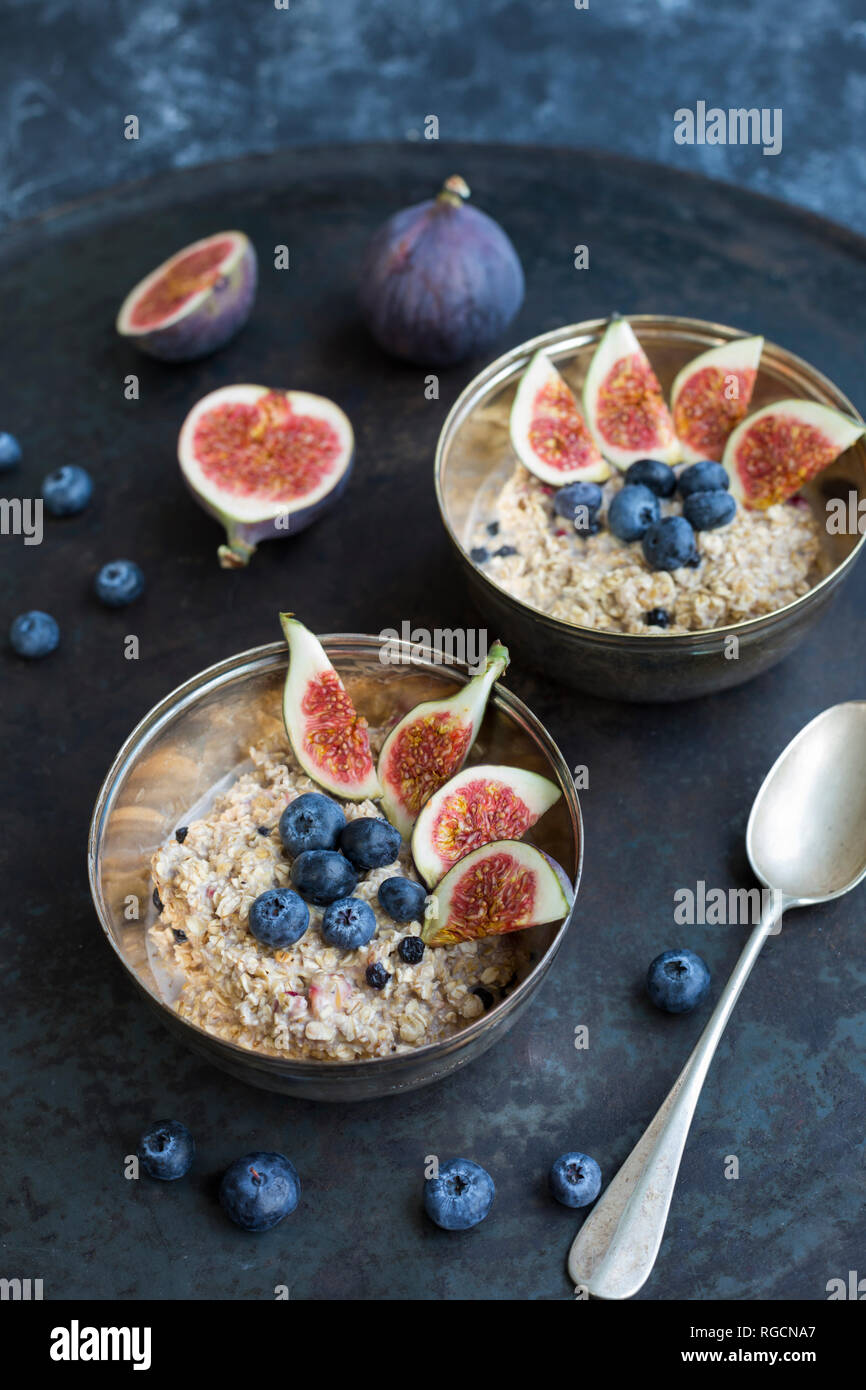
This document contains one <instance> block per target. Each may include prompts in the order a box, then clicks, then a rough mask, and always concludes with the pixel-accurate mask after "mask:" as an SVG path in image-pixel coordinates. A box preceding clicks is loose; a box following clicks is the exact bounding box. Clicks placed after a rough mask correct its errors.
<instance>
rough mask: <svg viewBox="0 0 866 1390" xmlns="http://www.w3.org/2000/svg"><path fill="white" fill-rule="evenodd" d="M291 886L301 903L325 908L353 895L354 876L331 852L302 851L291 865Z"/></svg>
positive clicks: (319, 850) (355, 885)
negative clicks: (296, 892)
mask: <svg viewBox="0 0 866 1390" xmlns="http://www.w3.org/2000/svg"><path fill="white" fill-rule="evenodd" d="M292 883H293V884H294V885H295V887H296V889H297V890H298V892H299V893H300V895H301V897H302V898H303V899H304V901H305V902H308V903H315V905H316V907H326V906H327V904H328V903H332V902H336V900H337V898H347V897H348V896H349V894H350V893H353V892H354V891H355V888H356V887H357V884H358V875H357V873H356V872H355V870H354V868H353V867H352V865H351V864H350V863H349V861H348V859H346V858H345V857H344V856H343V855H342V854H338V853H337V851H336V850H333V849H305V850H304V852H303V854H299V855H298V857H297V859H296V860H295V862H294V864H293V865H292Z"/></svg>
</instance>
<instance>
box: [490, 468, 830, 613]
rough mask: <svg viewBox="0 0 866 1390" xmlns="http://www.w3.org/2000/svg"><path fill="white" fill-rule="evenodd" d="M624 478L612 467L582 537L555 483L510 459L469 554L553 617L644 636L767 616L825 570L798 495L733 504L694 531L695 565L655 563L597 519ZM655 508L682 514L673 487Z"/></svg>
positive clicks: (509, 588)
mask: <svg viewBox="0 0 866 1390" xmlns="http://www.w3.org/2000/svg"><path fill="white" fill-rule="evenodd" d="M623 481H624V479H623V475H622V474H617V475H615V476H614V477H612V478H610V479H609V480H608V481H607V482H605V483H604V484H603V485H602V493H603V499H604V500H603V502H602V508H601V511H600V513H599V516H598V521H599V522H600V523H601V524H600V525H599V527H598V529H597V530H596V531H595V533H594V534H586V533H584V534H581V533H580V532H579V531H576V530H575V527H574V526H573V525H572V524H571V523H570V522H569V521H567V520H565V519H563V518H562V517H561V516H557V515H556V513H555V511H554V507H553V497H554V491H555V490H554V489H553V488H552V487H550V486H548V485H547V484H545V483H542V482H539V480H538V479H537V478H535V477H533V475H532V474H531V473H530V472H529V471H528V470H527V469H526V468H524V467H523V466H522V464H519V463H518V464H517V465H516V467H515V469H514V472H513V474H512V475H511V476H510V478H508V480H507V481H506V483H505V484H504V486H503V487H502V489H501V491H500V492H499V494H498V497H497V498H496V499H495V501H494V502H493V505H492V509H491V510H490V512H488V514H487V515H485V516H484V517H483V518H482V520H481V521H480V522H479V524H478V525H477V526H476V528H475V530H474V531H473V534H472V541H471V547H472V554H473V559H475V560H476V563H478V564H479V565H480V566H481V568H482V569H483V571H484V572H485V573H486V574H487V575H489V577H490V578H491V579H493V580H494V581H495V582H496V583H497V584H499V585H501V586H502V588H503V589H506V590H507V591H508V593H510V594H513V595H514V597H515V598H517V599H520V600H521V601H522V602H524V603H527V604H529V605H531V606H532V607H533V608H537V609H540V610H541V611H542V612H544V613H547V614H549V615H550V616H551V617H554V618H560V619H562V620H563V621H565V622H570V623H577V624H579V625H581V626H584V627H593V628H600V629H606V630H608V631H611V632H628V633H642V634H644V635H653V634H659V633H661V632H662V631H665V632H668V633H685V632H697V631H701V630H703V629H707V628H717V627H724V626H725V625H727V624H729V623H736V622H741V621H743V620H744V619H747V618H755V617H758V616H759V615H761V614H763V613H770V612H772V611H773V610H774V609H777V608H781V607H783V606H784V605H785V604H787V603H791V602H793V600H794V599H796V598H799V597H800V596H801V595H802V594H805V593H806V592H807V591H808V590H809V589H810V588H812V587H813V585H814V584H815V583H816V582H817V581H818V579H819V578H820V577H821V576H822V574H823V573H824V572H825V562H824V560H823V556H822V551H821V544H820V530H819V527H818V523H817V522H816V520H815V519H814V517H813V516H812V514H811V512H810V510H809V508H808V505H807V504H806V503H805V502H803V501H801V500H800V499H799V498H794V499H793V500H792V501H791V502H789V503H785V504H782V505H779V506H773V507H769V508H768V509H767V510H766V511H747V510H746V509H744V508H743V507H739V506H738V507H737V511H736V514H735V516H734V519H733V520H732V521H731V522H730V523H729V524H728V525H727V526H723V527H721V528H720V529H718V530H708V531H702V532H700V533H699V534H698V537H697V548H698V552H699V556H700V563H699V564H698V565H697V566H696V567H695V568H689V567H686V566H682V567H680V568H678V569H675V570H672V571H670V570H653V569H651V568H650V566H649V565H648V564H647V561H646V559H645V558H644V555H643V553H642V549H641V545H640V543H639V542H638V543H634V542H631V543H628V542H625V541H621V540H618V539H617V538H616V536H614V535H612V534H611V532H610V531H609V530H608V529H607V526H606V524H605V522H606V515H607V509H608V508H609V506H610V503H611V501H612V500H613V498H614V496H615V495H616V494H617V492H619V491H620V489H621V488H622V486H623ZM660 509H661V514H662V516H669V515H675V514H677V513H681V512H682V500H681V498H680V497H679V496H678V495H676V494H675V495H674V496H673V497H671V498H670V499H665V500H661V502H660ZM659 615H661V617H660V618H659Z"/></svg>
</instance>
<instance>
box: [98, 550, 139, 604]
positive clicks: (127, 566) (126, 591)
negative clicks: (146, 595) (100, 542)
mask: <svg viewBox="0 0 866 1390" xmlns="http://www.w3.org/2000/svg"><path fill="white" fill-rule="evenodd" d="M94 588H95V589H96V597H97V598H99V599H101V600H102V602H103V603H105V604H107V605H108V607H109V608H124V607H125V606H126V604H127V603H132V602H133V601H134V600H135V599H137V598H138V597H139V595H140V594H141V593H142V592H143V590H144V575H143V574H142V572H141V570H140V569H139V567H138V565H136V564H134V562H133V561H132V560H111V561H110V562H109V563H108V564H107V565H103V566H102V569H101V570H100V571H99V573H98V575H97V576H96V579H95V581H94Z"/></svg>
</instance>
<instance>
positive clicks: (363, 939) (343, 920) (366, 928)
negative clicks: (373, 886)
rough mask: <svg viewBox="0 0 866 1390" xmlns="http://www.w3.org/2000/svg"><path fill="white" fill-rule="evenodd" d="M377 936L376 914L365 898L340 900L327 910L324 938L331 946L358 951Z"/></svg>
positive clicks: (323, 924)
mask: <svg viewBox="0 0 866 1390" xmlns="http://www.w3.org/2000/svg"><path fill="white" fill-rule="evenodd" d="M375 935H376V914H375V912H374V911H373V909H372V907H371V906H370V904H369V903H365V902H364V899H363V898H338V899H337V901H336V902H334V903H331V904H330V906H329V907H326V908H325V915H324V916H323V918H322V936H323V937H324V938H325V940H326V941H327V943H328V945H329V946H336V947H337V948H338V949H339V950H341V951H357V950H358V948H359V947H360V946H366V945H367V942H368V941H372V940H373V937H374V936H375Z"/></svg>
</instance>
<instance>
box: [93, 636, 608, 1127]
mask: <svg viewBox="0 0 866 1390" xmlns="http://www.w3.org/2000/svg"><path fill="white" fill-rule="evenodd" d="M321 640H322V645H323V647H324V649H325V652H326V654H327V656H328V658H329V659H330V661H331V662H332V663H333V666H334V667H335V669H336V670H337V673H338V674H339V676H340V677H341V679H342V681H343V682H344V684H345V687H346V690H347V691H348V694H349V696H350V697H351V699H352V700H353V702H354V705H355V708H356V709H357V710H358V712H359V713H360V714H362V715H363V716H364V717H365V718H366V720H367V721H368V724H369V726H370V741H371V745H372V748H373V752H374V754H375V753H376V752H377V751H378V747H379V746H380V745H381V742H382V741H383V739H384V736H385V734H386V733H387V730H388V729H389V728H390V727H393V725H394V724H395V723H396V722H397V721H398V720H399V719H401V718H402V716H403V715H404V714H406V713H407V712H408V711H409V710H410V709H412V708H413V707H414V706H415V705H416V704H418V703H420V702H421V701H424V700H430V699H440V698H442V697H443V696H449V695H451V694H453V693H454V692H455V691H456V690H458V689H459V688H460V687H461V686H462V685H465V684H466V682H467V680H468V679H469V673H468V671H467V668H466V667H465V666H462V665H460V664H459V663H456V662H450V661H449V662H444V663H443V661H442V659H441V657H440V656H439V654H437V653H433V652H430V651H427V650H424V649H419V648H418V647H415V646H411V647H410V646H409V645H407V644H404V643H400V642H396V641H393V640H392V641H389V642H388V644H387V648H388V662H387V664H383V661H382V659H381V654H382V651H383V643H382V639H381V638H379V637H369V636H355V635H338V636H331V637H325V638H323V639H321ZM287 662H288V651H287V648H286V646H285V645H284V644H283V643H273V644H270V645H268V646H264V647H258V648H255V649H254V650H252V651H247V652H241V653H240V654H238V655H236V656H233V657H230V658H229V659H228V660H226V661H223V662H221V663H219V664H218V665H216V666H212V667H210V668H208V669H207V670H205V671H202V672H201V673H200V674H198V675H197V676H194V677H193V678H192V679H191V680H189V681H187V682H186V683H185V684H184V685H182V686H180V687H179V688H178V689H176V690H174V691H172V692H171V694H169V695H167V696H166V697H165V699H163V700H162V701H160V703H159V704H158V705H156V706H155V707H154V708H153V709H152V710H151V711H150V713H149V714H147V715H146V716H145V718H144V719H143V720H142V721H141V722H140V723H139V725H138V726H137V727H136V728H135V729H134V730H133V732H132V733H131V734H130V736H129V738H128V739H127V740H126V742H125V744H124V745H123V747H122V748H121V750H120V752H119V753H118V755H117V757H116V759H115V761H114V763H113V765H112V767H111V769H110V770H109V773H108V775H107V777H106V779H105V781H104V783H103V785H102V788H101V791H100V793H99V797H98V799H97V803H96V806H95V809H94V813H93V820H92V824H91V831H90V840H89V846H88V868H89V876H90V886H91V892H92V895H93V901H94V905H95V907H96V911H97V915H98V917H99V921H100V924H101V926H102V930H103V932H104V934H105V936H106V939H107V941H108V943H109V945H110V947H111V949H112V950H113V951H114V953H115V954H116V955H117V957H118V959H119V960H120V962H121V964H122V965H123V967H124V969H125V970H126V971H127V973H128V974H129V975H130V977H131V978H132V980H133V982H134V984H135V985H136V987H137V988H138V990H139V991H140V992H141V994H142V996H143V998H144V999H145V1000H146V1002H147V1003H148V1004H149V1005H150V1006H151V1007H152V1008H153V1009H155V1010H156V1012H157V1013H158V1015H159V1016H160V1018H161V1019H162V1020H163V1022H164V1023H165V1024H166V1025H167V1026H168V1028H169V1029H170V1030H171V1031H172V1032H173V1033H174V1034H175V1035H176V1036H177V1037H178V1038H179V1039H180V1040H181V1041H183V1042H184V1043H185V1044H187V1045H188V1046H189V1047H191V1048H192V1049H193V1050H194V1051H196V1052H197V1053H199V1054H200V1055H202V1056H203V1057H205V1058H206V1059H207V1060H209V1061H211V1062H212V1063H214V1064H215V1065H217V1066H218V1067H221V1068H222V1069H223V1070H224V1071H227V1072H229V1073H230V1074H231V1075H233V1076H235V1077H237V1078H239V1079H241V1080H244V1081H247V1082H250V1083H252V1084H254V1085H257V1086H261V1087H264V1088H265V1089H267V1090H273V1091H278V1092H282V1093H283V1094H286V1095H293V1096H300V1097H303V1098H306V1099H311V1100H326V1101H344V1100H362V1099H367V1098H373V1097H377V1096H384V1095H391V1094H397V1093H399V1092H401V1091H408V1090H414V1089H415V1088H416V1087H419V1086H424V1085H427V1084H428V1083H430V1082H432V1081H435V1080H438V1079H439V1078H441V1077H444V1076H447V1075H448V1074H449V1073H450V1072H452V1071H454V1070H456V1069H457V1068H458V1067H461V1066H463V1065H465V1063H467V1062H469V1061H471V1060H473V1059H474V1058H475V1057H478V1056H480V1055H481V1054H482V1053H483V1052H485V1051H486V1050H487V1048H488V1047H490V1046H492V1044H493V1043H494V1042H495V1041H496V1040H497V1039H498V1038H501V1037H503V1036H504V1035H505V1033H506V1032H507V1031H508V1030H509V1028H510V1027H511V1026H512V1024H513V1023H514V1022H515V1021H516V1019H517V1018H518V1017H519V1016H520V1014H521V1013H522V1011H523V1010H524V1009H525V1008H526V1007H527V1006H528V1005H529V1003H530V1001H531V1000H532V998H533V997H534V995H535V993H536V991H537V989H538V988H539V986H540V984H541V982H542V980H543V979H544V977H545V975H546V974H547V971H548V970H549V969H550V967H551V965H552V963H553V961H554V958H555V956H556V953H557V951H558V949H559V947H560V944H561V942H562V940H563V937H564V936H565V933H566V931H567V930H568V928H569V926H570V924H571V921H572V919H573V916H574V907H573V905H572V908H571V910H570V911H569V912H568V914H567V916H566V917H565V918H564V919H563V920H560V921H557V922H553V923H550V924H548V925H544V926H535V927H530V928H528V929H526V930H523V931H514V932H508V933H505V934H502V935H498V936H491V937H487V938H483V939H481V940H478V941H461V942H459V943H457V944H456V945H453V946H431V945H428V946H427V948H426V950H425V951H424V953H423V959H422V960H421V961H420V962H419V963H404V961H403V957H402V955H401V954H400V952H399V947H400V945H401V942H402V938H403V937H404V936H406V935H408V934H411V933H413V932H417V931H418V927H417V924H416V925H415V926H414V927H411V928H410V927H408V926H407V927H398V926H396V925H395V923H394V922H391V921H387V920H385V919H384V918H383V919H382V920H381V921H380V922H379V923H378V929H377V935H376V937H375V938H374V943H373V945H374V947H375V950H376V955H377V957H378V958H381V960H382V962H383V964H384V963H387V968H388V970H389V971H390V978H389V984H388V987H387V988H386V989H379V990H373V989H369V988H365V985H364V979H363V969H361V970H360V971H359V970H358V969H355V968H354V965H344V964H343V963H342V960H341V958H340V955H339V953H338V952H335V951H333V950H331V949H330V948H327V947H326V946H325V944H324V943H323V939H322V937H321V935H320V934H319V931H318V926H317V917H316V909H311V929H308V931H307V933H306V935H305V936H304V938H303V939H302V940H301V941H299V942H298V943H297V945H296V946H293V947H292V948H291V949H290V950H287V951H277V952H272V951H267V950H264V949H263V948H261V947H260V946H259V944H258V943H257V942H256V940H254V939H253V937H252V935H251V934H250V933H249V932H248V930H247V922H248V912H249V906H250V902H251V901H252V900H253V899H254V898H255V897H256V895H257V894H259V893H261V892H263V891H266V890H268V889H270V888H272V887H274V886H275V884H280V883H283V882H287V881H288V865H287V863H286V860H285V856H284V855H283V852H282V847H281V843H280V835H279V833H278V822H279V817H280V814H281V811H282V810H283V809H284V808H285V807H286V805H287V803H288V801H289V800H290V799H291V798H292V797H294V796H296V795H300V794H303V792H305V791H308V790H319V789H318V788H316V787H315V786H314V784H312V783H311V782H309V781H308V780H307V779H306V778H305V775H304V773H303V770H302V769H301V768H300V766H299V765H298V764H297V762H296V760H295V758H294V755H293V753H292V749H291V746H290V743H289V740H288V738H287V736H286V733H285V729H284V727H283V720H282V710H281V700H282V691H283V684H284V680H285V675H286V669H287ZM475 764H478V765H481V764H496V765H507V766H510V767H517V768H522V769H526V770H527V771H529V772H535V773H539V774H541V775H542V776H543V777H545V778H547V779H549V780H550V781H551V782H552V783H554V784H555V787H556V788H557V789H558V790H559V792H560V795H559V797H558V799H557V800H556V802H555V804H553V805H552V806H550V808H549V809H548V810H547V811H546V812H545V814H544V815H543V816H542V817H541V818H540V819H539V820H538V821H537V823H536V824H534V825H533V826H532V828H531V829H530V830H529V832H528V834H527V836H526V839H527V840H528V841H530V842H531V844H533V845H534V846H536V847H537V849H539V850H541V851H543V852H544V853H545V854H547V855H549V856H550V857H551V858H552V859H554V860H555V861H556V862H557V863H558V864H559V865H561V866H562V869H563V870H564V873H565V875H566V876H567V877H568V879H569V880H570V882H571V883H572V884H573V885H574V889H575V893H576V889H577V886H578V883H579V879H580V873H581V864H582V856H583V831H582V824H581V814H580V805H579V802H578V798H577V793H576V791H575V788H574V782H573V778H572V776H571V774H570V772H569V769H568V766H567V764H566V763H565V761H564V759H563V757H562V755H561V753H560V752H559V750H558V748H557V747H556V744H555V743H554V742H553V740H552V739H551V737H550V735H549V734H548V733H547V732H546V730H545V729H544V728H543V726H542V725H541V724H540V722H539V721H538V720H537V719H536V718H535V716H534V715H533V714H532V713H531V712H530V711H529V710H528V709H527V708H526V706H525V705H524V704H523V703H522V702H521V701H520V700H519V699H517V697H516V696H514V695H512V694H511V692H510V691H509V690H508V689H506V687H505V686H503V685H502V684H497V685H496V686H494V688H493V694H492V696H491V698H490V700H489V703H488V706H487V710H486V713H485V716H484V720H483V723H482V725H481V728H480V731H479V734H478V738H477V740H476V742H475V744H474V745H473V747H472V749H471V751H470V753H469V756H468V759H467V764H466V765H467V767H469V766H472V765H475ZM343 809H344V811H346V813H347V815H348V816H349V817H350V818H351V817H352V815H355V814H358V815H367V816H369V815H373V814H381V813H380V812H378V811H377V809H376V808H375V807H374V806H373V805H372V804H368V805H367V806H366V808H365V806H364V804H363V803H361V804H359V805H357V806H348V805H347V806H344V807H343ZM412 873H413V867H412V860H411V855H410V853H409V851H408V848H407V846H406V845H405V843H404V846H403V848H402V849H401V852H400V860H399V862H398V863H396V864H394V865H392V866H391V867H389V868H387V869H380V870H377V871H374V873H373V875H372V877H371V878H370V880H369V882H365V883H364V884H363V885H361V886H359V888H358V889H357V890H356V891H357V892H358V893H361V892H362V891H363V892H364V893H366V894H367V898H368V901H369V902H370V904H371V906H372V907H373V908H374V910H376V912H377V916H381V913H380V911H379V909H378V908H377V907H376V889H377V884H378V878H379V877H382V878H384V877H386V876H390V875H392V874H396V875H406V876H410V875H411V874H412ZM203 921H204V923H205V928H206V930H205V931H204V932H203V933H202V930H201V928H202V922H203ZM202 941H204V945H202ZM356 954H358V953H356ZM332 957H333V958H332ZM344 959H350V958H349V957H344ZM351 959H354V958H353V957H352V958H351ZM317 1005H321V1007H317Z"/></svg>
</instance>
